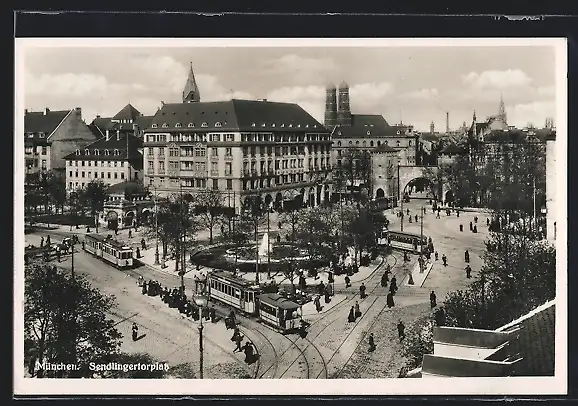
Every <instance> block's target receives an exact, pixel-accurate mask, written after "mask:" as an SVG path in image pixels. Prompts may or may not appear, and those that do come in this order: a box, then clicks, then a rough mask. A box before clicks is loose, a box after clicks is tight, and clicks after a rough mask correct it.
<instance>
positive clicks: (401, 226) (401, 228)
mask: <svg viewBox="0 0 578 406" xmlns="http://www.w3.org/2000/svg"><path fill="white" fill-rule="evenodd" d="M403 199H404V196H403V193H402V194H401V216H400V218H401V222H400V223H399V231H401V232H403V216H405V213H404V212H403Z"/></svg>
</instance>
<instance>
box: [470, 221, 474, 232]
mask: <svg viewBox="0 0 578 406" xmlns="http://www.w3.org/2000/svg"><path fill="white" fill-rule="evenodd" d="M470 231H474V224H473V223H472V222H471V221H470Z"/></svg>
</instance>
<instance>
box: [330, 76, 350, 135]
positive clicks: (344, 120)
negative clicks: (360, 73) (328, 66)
mask: <svg viewBox="0 0 578 406" xmlns="http://www.w3.org/2000/svg"><path fill="white" fill-rule="evenodd" d="M325 90H326V96H325V127H327V128H329V129H333V128H335V127H336V126H343V127H350V126H351V108H350V106H349V85H348V84H347V83H345V81H343V82H341V84H340V85H339V89H337V88H336V87H335V85H334V84H332V83H331V84H329V85H328V86H327V88H326V89H325ZM338 93H339V95H338ZM338 101H339V103H338Z"/></svg>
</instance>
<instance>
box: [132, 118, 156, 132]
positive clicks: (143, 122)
mask: <svg viewBox="0 0 578 406" xmlns="http://www.w3.org/2000/svg"><path fill="white" fill-rule="evenodd" d="M153 118H154V116H138V117H137V118H135V120H134V122H135V124H136V125H138V128H140V129H141V130H146V129H147V128H149V127H150V126H151V124H152V122H153Z"/></svg>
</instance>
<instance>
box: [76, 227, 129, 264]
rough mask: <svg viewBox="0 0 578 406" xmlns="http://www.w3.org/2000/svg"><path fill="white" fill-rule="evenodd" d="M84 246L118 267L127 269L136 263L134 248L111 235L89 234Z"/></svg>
mask: <svg viewBox="0 0 578 406" xmlns="http://www.w3.org/2000/svg"><path fill="white" fill-rule="evenodd" d="M83 248H84V250H85V251H86V252H88V253H90V254H92V255H93V256H95V257H97V258H100V259H102V260H103V261H104V262H107V263H109V264H111V265H113V266H115V267H116V268H118V269H127V268H131V267H132V266H133V265H134V260H133V249H132V248H131V247H129V246H128V245H126V244H124V243H122V242H120V241H117V240H115V239H113V238H112V236H111V235H108V236H103V235H100V234H87V235H86V237H85V239H84V247H83Z"/></svg>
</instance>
